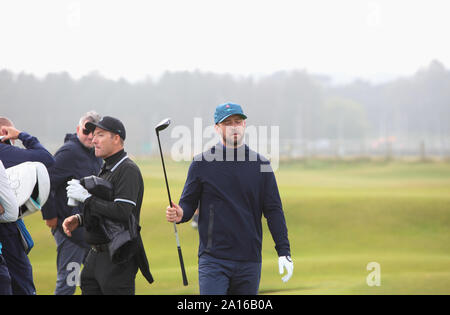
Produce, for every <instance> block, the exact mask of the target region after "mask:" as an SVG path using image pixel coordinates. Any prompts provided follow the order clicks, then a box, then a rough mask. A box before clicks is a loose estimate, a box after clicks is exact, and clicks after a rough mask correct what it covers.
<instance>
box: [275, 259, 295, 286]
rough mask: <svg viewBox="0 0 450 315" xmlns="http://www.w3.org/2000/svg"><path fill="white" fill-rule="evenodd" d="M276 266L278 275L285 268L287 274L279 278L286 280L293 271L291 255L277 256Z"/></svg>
mask: <svg viewBox="0 0 450 315" xmlns="http://www.w3.org/2000/svg"><path fill="white" fill-rule="evenodd" d="M278 267H279V269H280V275H282V274H283V273H284V269H285V268H286V271H287V275H285V276H284V277H283V278H281V280H283V282H288V280H289V279H290V278H291V277H292V273H293V272H294V263H293V262H292V259H291V256H280V257H278Z"/></svg>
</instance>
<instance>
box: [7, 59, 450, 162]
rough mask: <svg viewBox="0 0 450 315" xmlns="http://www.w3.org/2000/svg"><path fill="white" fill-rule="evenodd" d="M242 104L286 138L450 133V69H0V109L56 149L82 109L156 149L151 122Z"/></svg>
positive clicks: (253, 119) (142, 149)
mask: <svg viewBox="0 0 450 315" xmlns="http://www.w3.org/2000/svg"><path fill="white" fill-rule="evenodd" d="M227 101H232V102H235V103H239V104H241V105H242V106H243V108H244V111H245V112H246V114H247V116H248V121H247V123H248V124H249V125H256V126H260V125H263V126H280V128H279V133H280V139H299V140H307V141H319V140H321V139H330V140H364V139H377V138H388V137H391V138H392V137H394V138H395V139H425V138H430V137H432V138H434V139H438V141H444V142H445V141H447V142H448V141H449V140H448V138H449V135H450V72H449V70H447V69H446V68H445V66H444V65H443V64H442V63H440V62H439V61H437V60H434V61H432V62H431V63H430V64H429V65H428V66H427V67H424V68H422V69H419V70H418V71H417V72H416V73H415V74H414V75H411V76H409V77H403V78H399V79H396V80H392V81H389V82H385V83H381V84H373V83H371V82H369V81H364V80H355V81H353V82H351V83H348V84H344V85H342V84H341V85H335V84H332V83H331V79H330V78H328V77H327V76H323V75H315V74H311V73H308V72H307V71H304V70H303V71H281V72H276V73H273V74H271V75H267V76H264V77H254V76H246V77H237V76H233V75H230V74H216V73H209V72H201V71H195V72H166V73H165V74H163V75H162V76H161V77H160V78H159V79H158V80H156V79H152V78H150V77H148V78H147V79H145V80H142V81H139V82H134V83H131V82H128V81H127V80H125V79H119V80H111V79H107V78H105V77H102V76H101V75H100V74H99V73H98V72H92V73H89V74H87V75H86V76H84V77H82V78H80V79H77V80H75V79H73V78H72V77H71V76H70V75H69V74H68V73H66V72H62V73H50V74H48V75H47V76H45V77H44V78H37V77H35V76H34V75H32V74H27V73H13V72H11V71H9V70H7V69H3V70H0V109H1V110H0V116H7V117H9V118H11V119H12V120H13V121H14V122H15V125H16V126H17V127H18V128H19V129H22V130H26V131H29V132H30V133H32V134H34V135H36V136H37V137H38V138H39V139H40V140H41V141H42V142H43V143H46V144H48V146H49V147H50V148H51V150H55V149H56V148H57V147H59V146H60V145H61V143H62V141H63V139H64V135H65V133H68V132H73V131H74V130H75V126H76V124H77V122H78V119H79V117H80V116H81V115H82V114H83V113H84V112H86V111H89V110H92V109H94V110H96V111H97V112H99V113H100V114H101V115H111V116H115V117H118V118H120V119H121V120H122V121H123V122H124V124H125V126H126V129H127V135H128V139H127V141H126V143H127V147H128V150H129V151H131V153H136V154H146V153H150V152H153V151H152V150H154V149H155V140H156V139H155V137H154V129H153V128H154V126H155V125H156V124H157V123H158V122H159V121H160V120H161V119H163V118H165V117H171V118H172V120H173V124H174V125H186V126H188V127H192V126H193V118H194V117H200V118H202V119H203V122H204V127H206V125H212V124H213V114H214V109H215V107H216V106H217V105H218V104H221V103H224V102H227Z"/></svg>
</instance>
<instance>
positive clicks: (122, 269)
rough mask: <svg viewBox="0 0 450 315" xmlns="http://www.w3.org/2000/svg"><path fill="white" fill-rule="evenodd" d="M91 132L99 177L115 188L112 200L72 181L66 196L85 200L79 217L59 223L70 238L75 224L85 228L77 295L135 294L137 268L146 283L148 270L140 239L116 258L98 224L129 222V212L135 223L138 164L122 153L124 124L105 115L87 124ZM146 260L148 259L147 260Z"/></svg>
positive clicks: (140, 183) (141, 188) (139, 187)
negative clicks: (84, 251) (99, 164)
mask: <svg viewBox="0 0 450 315" xmlns="http://www.w3.org/2000/svg"><path fill="white" fill-rule="evenodd" d="M86 127H87V128H88V129H90V130H91V131H93V132H94V139H93V143H94V147H95V155H96V156H98V157H101V158H103V159H104V160H105V163H104V164H103V167H102V169H101V170H100V173H99V177H100V178H102V179H104V180H106V181H108V182H109V183H110V184H111V185H112V187H113V196H112V198H110V199H111V200H105V199H103V198H101V197H99V196H96V195H91V194H90V193H89V192H88V191H87V190H86V189H85V188H84V187H83V186H82V185H80V184H79V183H77V182H76V181H73V180H72V181H70V182H69V186H68V188H67V196H68V197H69V198H72V199H74V200H77V201H79V202H82V203H83V211H82V214H81V215H73V216H71V217H68V218H67V219H65V220H64V222H63V230H64V232H65V233H66V234H67V235H68V236H71V235H72V233H73V231H75V230H76V229H77V228H78V227H79V226H85V227H86V232H85V239H86V242H87V243H88V244H89V245H90V246H91V250H90V252H89V255H88V257H87V258H86V262H85V265H84V268H83V270H82V272H81V278H80V280H81V293H82V294H83V295H101V294H134V293H135V278H136V273H137V270H138V268H140V269H141V271H142V273H143V274H144V276H145V277H146V279H147V280H148V281H149V282H152V281H153V279H152V278H151V274H150V271H149V269H148V262H147V266H146V267H147V268H146V270H144V268H143V264H142V263H141V262H142V259H141V258H142V257H143V256H142V255H144V256H145V254H143V250H144V249H143V245H142V240H141V239H140V237H139V238H138V239H137V240H136V243H135V244H136V245H137V246H136V247H137V248H138V250H136V251H132V254H133V255H129V256H127V258H128V259H127V261H120V262H116V261H114V259H112V258H111V254H112V252H110V250H111V249H110V246H108V245H110V244H111V242H112V241H113V240H111V239H109V238H108V236H107V235H106V233H105V229H104V228H103V227H104V225H103V226H102V222H104V221H105V220H108V221H109V222H110V223H116V224H117V225H116V226H123V225H127V224H128V223H129V221H130V216H133V217H134V219H135V222H136V224H139V218H140V212H141V205H142V198H143V195H144V181H143V179H142V175H141V172H140V170H139V167H138V166H137V165H136V164H135V163H134V162H133V161H132V160H131V159H130V158H129V157H128V155H127V153H126V152H125V151H124V140H125V136H126V133H125V127H124V126H123V124H122V122H121V121H120V120H118V119H116V118H113V117H109V116H104V117H103V118H102V119H101V120H100V121H99V122H98V123H95V124H94V123H87V124H86ZM145 260H146V259H145Z"/></svg>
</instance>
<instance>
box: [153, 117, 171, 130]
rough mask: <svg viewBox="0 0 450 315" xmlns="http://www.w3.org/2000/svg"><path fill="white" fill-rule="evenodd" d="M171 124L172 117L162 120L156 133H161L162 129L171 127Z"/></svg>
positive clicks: (156, 128)
mask: <svg viewBox="0 0 450 315" xmlns="http://www.w3.org/2000/svg"><path fill="white" fill-rule="evenodd" d="M169 125H170V118H166V119H163V120H161V122H160V123H159V124H157V125H156V127H155V131H156V133H159V132H160V131H161V130H164V129H166V128H167V127H169Z"/></svg>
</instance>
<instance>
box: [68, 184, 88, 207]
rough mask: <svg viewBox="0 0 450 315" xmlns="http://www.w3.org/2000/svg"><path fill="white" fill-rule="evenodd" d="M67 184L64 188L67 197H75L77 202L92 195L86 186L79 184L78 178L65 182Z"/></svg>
mask: <svg viewBox="0 0 450 315" xmlns="http://www.w3.org/2000/svg"><path fill="white" fill-rule="evenodd" d="M67 184H68V186H67V188H66V190H67V197H68V198H72V199H75V200H76V201H79V202H84V201H85V200H86V199H88V198H89V197H90V196H92V195H91V194H90V193H89V192H88V191H87V190H86V188H84V187H83V186H81V184H80V182H79V181H78V180H74V179H73V180H71V181H68V182H67Z"/></svg>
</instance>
